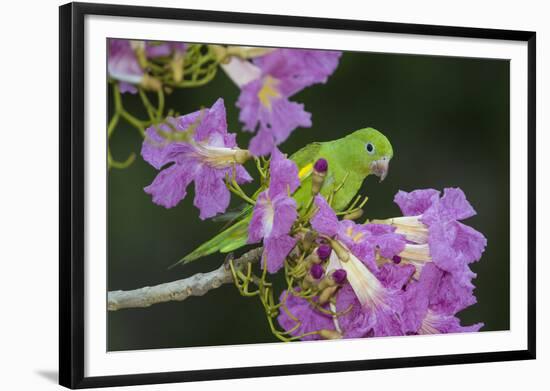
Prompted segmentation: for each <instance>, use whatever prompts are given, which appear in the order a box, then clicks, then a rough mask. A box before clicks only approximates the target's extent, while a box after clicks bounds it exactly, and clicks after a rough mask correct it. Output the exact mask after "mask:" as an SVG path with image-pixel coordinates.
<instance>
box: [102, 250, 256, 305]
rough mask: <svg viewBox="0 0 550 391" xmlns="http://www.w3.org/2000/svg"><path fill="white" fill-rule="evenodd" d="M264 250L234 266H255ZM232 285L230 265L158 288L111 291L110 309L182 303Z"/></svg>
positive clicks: (245, 255) (156, 286)
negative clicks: (222, 286) (189, 298)
mask: <svg viewBox="0 0 550 391" xmlns="http://www.w3.org/2000/svg"><path fill="white" fill-rule="evenodd" d="M262 251H263V249H262V247H258V248H255V249H253V250H250V251H248V252H247V253H245V254H243V255H242V256H241V257H240V258H238V259H235V260H234V261H233V262H234V265H235V267H237V268H242V267H243V266H246V264H248V263H255V262H258V260H259V259H260V258H261V256H262ZM231 282H233V276H232V274H231V269H230V268H229V265H228V263H227V262H224V263H223V264H222V265H221V266H220V267H219V268H217V269H216V270H213V271H211V272H208V273H198V274H195V275H193V276H191V277H188V278H184V279H182V280H177V281H172V282H167V283H164V284H160V285H155V286H145V287H143V288H139V289H134V290H131V291H111V292H109V293H108V295H107V308H108V310H109V311H117V310H120V309H123V308H145V307H149V306H151V305H153V304H157V303H164V302H167V301H183V300H185V299H187V298H188V297H190V296H202V295H204V294H205V293H206V292H208V291H210V290H211V289H216V288H219V287H220V286H221V285H223V284H228V283H231Z"/></svg>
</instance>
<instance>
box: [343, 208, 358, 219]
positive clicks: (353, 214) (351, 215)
mask: <svg viewBox="0 0 550 391" xmlns="http://www.w3.org/2000/svg"><path fill="white" fill-rule="evenodd" d="M361 216H363V209H357V210H355V211H354V212H351V213H348V214H347V215H344V217H343V219H344V220H357V219H358V218H360V217H361Z"/></svg>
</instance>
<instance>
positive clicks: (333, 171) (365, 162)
mask: <svg viewBox="0 0 550 391" xmlns="http://www.w3.org/2000/svg"><path fill="white" fill-rule="evenodd" d="M367 143H372V144H373V145H374V147H375V148H374V151H373V152H372V153H368V152H367V150H366V149H365V146H366V144H367ZM382 157H386V158H388V159H391V158H392V157H393V149H392V146H391V144H390V142H389V141H388V139H387V138H386V137H385V136H384V135H383V134H382V133H380V132H379V131H377V130H375V129H373V128H365V129H360V130H357V131H355V132H353V133H351V134H349V135H347V136H346V137H343V138H341V139H338V140H334V141H329V142H323V143H311V144H308V145H307V146H305V147H304V148H302V149H300V150H299V151H297V152H296V153H294V154H293V155H291V156H290V159H291V160H292V161H294V162H295V163H296V165H297V166H298V170H299V174H300V181H301V184H300V187H299V188H298V189H297V190H296V192H295V193H294V194H293V197H294V199H295V200H296V202H297V204H298V207H300V206H303V205H306V204H307V203H308V202H309V200H310V199H311V172H312V169H313V164H314V163H315V161H317V159H319V158H324V159H326V160H327V161H328V167H329V170H328V173H327V176H326V178H325V181H324V183H323V187H322V188H321V194H322V195H324V196H325V197H328V195H329V194H331V192H332V191H333V190H334V189H335V188H336V187H338V186H341V188H340V190H339V191H338V192H337V193H336V195H335V197H334V199H333V204H332V206H333V208H334V209H335V210H337V211H338V210H344V209H345V207H346V206H347V205H348V204H349V203H350V202H351V200H352V199H353V198H354V197H355V195H356V194H357V192H358V191H359V189H360V188H361V185H362V184H363V181H364V180H365V178H366V177H367V176H368V175H369V174H370V173H371V171H370V165H371V163H372V162H373V161H375V160H378V159H381V158H382ZM251 216H252V208H251V207H248V208H246V209H245V210H244V211H243V213H242V214H241V215H240V216H239V217H240V219H239V221H237V222H236V223H235V224H233V225H232V226H230V227H229V228H227V229H226V230H224V231H222V232H221V233H219V234H218V235H216V236H215V237H213V238H212V239H210V240H209V241H208V242H206V243H204V244H202V245H201V246H199V247H198V248H197V249H195V250H194V251H193V252H192V253H190V254H188V255H186V256H185V257H184V258H182V259H181V260H180V261H179V262H177V263H176V265H177V264H179V263H182V262H183V263H188V262H192V261H194V260H196V259H199V258H202V257H204V256H207V255H210V254H214V253H216V252H221V253H228V252H231V251H234V250H237V249H239V248H241V247H243V246H244V245H246V244H247V239H248V223H249V221H250V218H251Z"/></svg>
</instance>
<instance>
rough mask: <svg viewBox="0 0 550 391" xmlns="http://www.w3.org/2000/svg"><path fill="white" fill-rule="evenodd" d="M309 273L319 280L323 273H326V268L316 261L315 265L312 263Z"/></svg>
mask: <svg viewBox="0 0 550 391" xmlns="http://www.w3.org/2000/svg"><path fill="white" fill-rule="evenodd" d="M309 273H310V274H311V276H312V277H313V278H315V279H316V280H318V279H320V278H321V277H323V274H324V273H325V270H324V269H323V267H322V266H321V265H318V264H316V263H314V264H313V265H311V268H310V269H309Z"/></svg>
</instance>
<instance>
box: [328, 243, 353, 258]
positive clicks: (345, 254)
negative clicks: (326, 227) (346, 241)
mask: <svg viewBox="0 0 550 391" xmlns="http://www.w3.org/2000/svg"><path fill="white" fill-rule="evenodd" d="M330 245H331V246H332V249H333V250H334V252H335V253H336V255H337V256H338V258H339V259H340V261H342V262H347V261H348V260H349V251H348V250H347V249H346V248H345V247H344V246H342V244H340V242H339V241H337V240H331V242H330Z"/></svg>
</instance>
